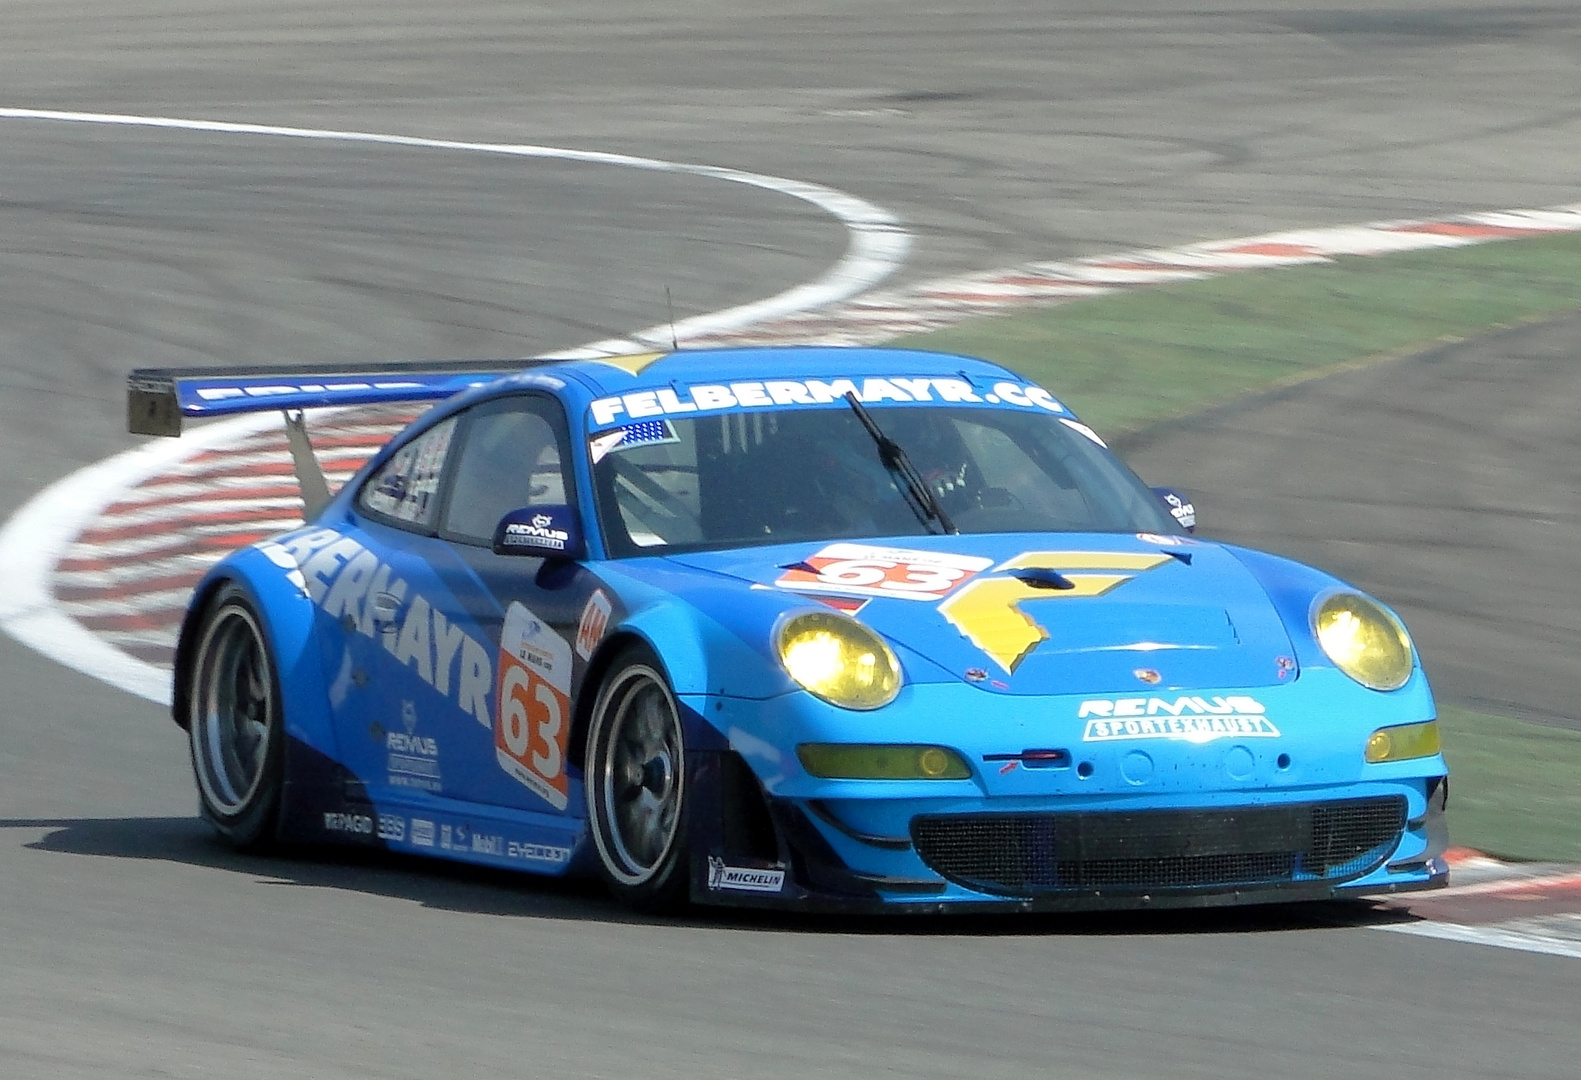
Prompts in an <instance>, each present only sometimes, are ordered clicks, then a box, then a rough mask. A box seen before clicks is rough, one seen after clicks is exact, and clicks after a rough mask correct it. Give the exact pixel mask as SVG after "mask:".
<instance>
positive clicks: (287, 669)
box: [171, 548, 338, 757]
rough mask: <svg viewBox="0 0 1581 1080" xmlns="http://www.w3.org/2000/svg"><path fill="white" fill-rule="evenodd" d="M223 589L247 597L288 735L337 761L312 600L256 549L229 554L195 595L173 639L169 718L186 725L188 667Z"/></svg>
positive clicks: (284, 572)
mask: <svg viewBox="0 0 1581 1080" xmlns="http://www.w3.org/2000/svg"><path fill="white" fill-rule="evenodd" d="M227 586H231V587H234V588H236V589H238V590H240V591H241V592H242V594H243V595H244V596H246V597H247V600H248V601H249V603H251V605H252V607H253V610H254V611H255V612H257V615H258V618H259V620H260V622H261V623H262V627H263V631H264V636H265V638H266V639H267V644H268V646H269V649H270V652H271V653H272V659H273V661H274V667H275V678H276V679H277V680H278V683H279V686H280V715H281V718H282V720H283V721H284V730H285V733H286V735H287V737H288V738H290V739H293V740H296V741H298V742H302V743H305V744H307V745H308V746H311V747H312V748H314V749H315V750H318V751H320V752H321V753H324V754H326V755H328V756H330V757H338V754H337V753H336V747H335V739H334V729H333V727H332V725H331V722H330V712H329V688H328V683H327V681H326V680H325V678H324V665H323V662H322V660H321V658H320V656H319V649H318V641H317V635H316V632H315V627H314V614H315V611H316V609H315V607H314V605H313V601H312V600H311V599H310V598H309V597H308V596H307V595H306V594H305V593H304V592H303V591H302V589H301V587H300V586H298V585H297V584H296V583H295V582H293V581H292V580H291V574H290V572H289V571H286V570H284V569H283V568H282V567H280V566H279V565H278V564H277V563H276V562H274V561H273V560H272V559H270V558H269V557H268V556H266V555H265V554H264V553H263V552H261V551H259V550H258V549H256V548H243V549H242V550H241V551H238V552H236V553H234V554H232V555H231V556H230V557H228V558H227V559H226V560H225V561H224V562H222V563H220V564H219V565H218V566H216V567H215V568H214V569H213V570H211V571H210V572H209V573H208V575H207V576H205V577H204V578H203V580H202V581H200V582H199V583H198V586H197V588H196V589H195V590H194V591H193V594H192V602H191V603H190V604H189V605H188V607H187V612H186V615H185V616H184V617H183V618H182V622H181V631H180V634H179V636H178V638H177V641H176V656H175V670H174V682H173V685H172V691H171V715H172V717H173V718H174V720H175V721H176V723H177V724H178V725H180V726H181V727H182V728H183V729H185V728H186V727H187V726H188V716H189V715H190V705H191V701H190V689H189V686H190V682H191V672H192V664H193V661H194V654H195V653H196V651H197V645H198V641H199V639H200V637H201V633H202V628H203V625H204V618H205V616H206V615H207V614H208V612H209V610H210V608H211V607H212V606H213V603H214V599H215V597H216V596H218V595H219V594H220V592H221V591H222V590H224V589H225V588H226V587H227Z"/></svg>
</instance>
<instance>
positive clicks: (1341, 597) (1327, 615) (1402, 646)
mask: <svg viewBox="0 0 1581 1080" xmlns="http://www.w3.org/2000/svg"><path fill="white" fill-rule="evenodd" d="M1312 630H1313V633H1315V634H1316V635H1317V639H1318V644H1319V645H1321V646H1323V651H1324V652H1325V653H1327V654H1328V658H1329V659H1330V660H1332V661H1334V665H1335V666H1336V667H1338V668H1339V669H1340V670H1341V671H1343V672H1344V673H1345V674H1347V675H1349V676H1350V677H1351V678H1353V679H1355V680H1356V681H1357V682H1359V683H1361V684H1362V685H1363V686H1365V687H1367V688H1368V689H1370V690H1398V689H1400V687H1402V686H1404V685H1405V684H1406V681H1407V680H1409V679H1410V678H1411V667H1412V660H1411V638H1410V635H1409V634H1407V633H1406V632H1405V627H1404V626H1402V625H1400V620H1399V619H1396V618H1395V617H1394V616H1393V615H1391V614H1389V612H1388V611H1386V610H1384V608H1383V606H1382V605H1381V604H1379V603H1377V602H1376V601H1373V600H1369V599H1368V598H1367V597H1365V596H1362V595H1360V594H1359V593H1353V592H1339V593H1334V594H1333V595H1331V596H1328V597H1326V598H1324V599H1323V601H1322V602H1321V603H1319V604H1317V605H1316V606H1315V607H1314V608H1313V610H1312Z"/></svg>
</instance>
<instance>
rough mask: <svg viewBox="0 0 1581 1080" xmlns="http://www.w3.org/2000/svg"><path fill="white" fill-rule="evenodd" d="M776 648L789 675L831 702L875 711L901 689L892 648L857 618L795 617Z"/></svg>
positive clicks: (809, 614) (820, 614) (807, 614)
mask: <svg viewBox="0 0 1581 1080" xmlns="http://www.w3.org/2000/svg"><path fill="white" fill-rule="evenodd" d="M775 646H776V648H777V650H778V652H779V657H780V663H781V664H783V665H784V666H785V670H786V671H787V672H788V673H789V674H790V677H791V678H793V679H795V680H796V681H797V682H798V683H800V684H801V685H802V686H803V687H804V688H805V689H807V690H809V691H811V692H812V693H814V694H816V695H818V696H819V697H821V698H823V699H824V700H825V701H827V702H829V703H830V704H831V705H839V706H840V707H841V708H845V709H877V708H880V707H882V706H884V705H888V704H889V703H890V702H891V701H894V700H895V695H896V694H898V693H900V661H899V660H897V659H896V658H895V653H894V650H892V649H891V648H890V647H889V645H888V644H887V643H886V642H885V641H884V639H883V638H881V637H879V636H878V635H877V634H875V633H874V632H873V631H871V630H869V629H868V628H867V627H865V626H863V625H862V624H861V623H859V622H857V621H856V620H855V619H850V618H847V617H846V616H844V615H837V614H835V613H834V612H832V611H831V612H823V611H807V612H803V613H802V614H800V615H793V616H791V617H790V618H789V619H786V620H785V623H784V625H783V626H781V627H780V630H779V634H778V635H777V637H776V640H775Z"/></svg>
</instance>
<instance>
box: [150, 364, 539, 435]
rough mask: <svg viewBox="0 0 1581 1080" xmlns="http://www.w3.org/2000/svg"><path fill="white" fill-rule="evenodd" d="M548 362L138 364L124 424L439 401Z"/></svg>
mask: <svg viewBox="0 0 1581 1080" xmlns="http://www.w3.org/2000/svg"><path fill="white" fill-rule="evenodd" d="M550 362H551V361H548V360H431V361H418V362H414V363H400V364H385V365H381V366H369V367H354V366H316V367H315V366H308V367H298V368H269V367H252V368H243V367H229V368H138V369H137V370H135V371H133V372H132V373H131V374H130V375H128V376H127V377H126V429H127V430H128V431H130V432H131V433H132V434H133V435H172V436H174V435H180V434H181V425H182V422H183V421H184V420H188V419H192V420H196V419H201V418H205V417H219V416H234V415H236V414H238V413H249V412H270V411H273V410H276V409H278V410H280V411H282V412H300V411H301V410H303V409H316V408H322V407H324V406H333V405H377V404H383V403H386V402H398V401H438V400H441V399H443V398H447V397H450V396H451V395H452V394H458V393H460V392H461V391H463V390H466V389H467V388H469V387H472V386H478V385H480V384H482V383H486V382H490V381H492V380H494V379H497V378H500V377H502V376H505V375H510V374H513V373H515V372H518V371H521V370H523V369H525V368H530V367H535V366H537V365H539V364H546V363H550Z"/></svg>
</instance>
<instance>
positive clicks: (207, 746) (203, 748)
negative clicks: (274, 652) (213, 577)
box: [192, 604, 272, 815]
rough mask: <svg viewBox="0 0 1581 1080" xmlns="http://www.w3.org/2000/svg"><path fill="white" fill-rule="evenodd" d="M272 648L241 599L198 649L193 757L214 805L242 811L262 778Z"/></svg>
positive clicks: (227, 812)
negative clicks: (196, 712)
mask: <svg viewBox="0 0 1581 1080" xmlns="http://www.w3.org/2000/svg"><path fill="white" fill-rule="evenodd" d="M268 664H269V660H268V653H267V652H266V650H265V646H264V643H263V640H262V636H261V633H260V631H259V630H258V627H257V624H256V623H255V622H254V621H253V619H252V618H251V616H250V615H248V614H247V613H246V612H245V611H244V610H243V609H242V608H241V607H240V606H238V605H234V604H231V605H225V606H222V607H221V608H220V610H219V612H218V613H217V614H216V615H215V616H214V619H213V621H212V622H211V623H210V624H209V626H208V628H207V630H206V632H205V635H204V638H203V641H202V644H201V646H200V649H199V655H198V658H197V663H196V665H195V669H194V671H195V680H194V684H193V688H192V698H193V703H194V705H195V706H196V707H197V708H198V709H200V710H201V712H199V713H198V715H196V716H194V717H193V732H192V735H193V762H194V764H195V765H197V766H198V784H199V787H200V788H201V789H202V791H203V794H204V797H205V799H206V801H207V802H208V803H209V805H210V806H211V808H212V809H214V810H215V811H217V812H219V813H220V814H222V815H234V814H237V813H240V812H241V811H242V810H243V809H244V808H245V807H246V805H247V803H248V801H249V800H250V799H251V798H252V797H253V794H254V792H256V791H257V789H258V785H259V784H260V783H261V782H262V779H263V775H264V771H265V767H266V763H267V760H268V747H269V739H270V731H271V717H272V704H271V701H270V687H271V680H270V677H269V667H268Z"/></svg>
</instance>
